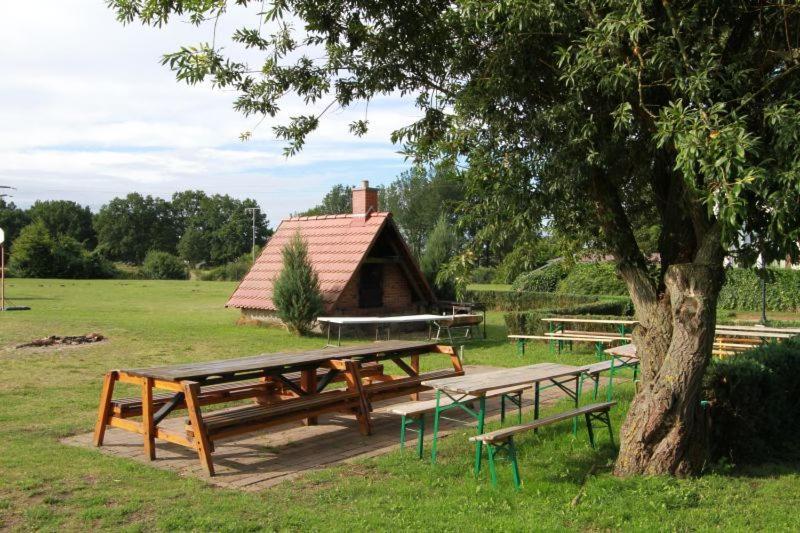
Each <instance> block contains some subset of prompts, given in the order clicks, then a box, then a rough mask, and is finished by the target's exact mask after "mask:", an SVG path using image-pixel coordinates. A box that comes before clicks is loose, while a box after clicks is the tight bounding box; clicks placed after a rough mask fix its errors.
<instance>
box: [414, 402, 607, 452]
mask: <svg viewBox="0 0 800 533" xmlns="http://www.w3.org/2000/svg"><path fill="white" fill-rule="evenodd" d="M609 427H611V426H609ZM424 438H425V413H422V414H420V415H419V419H418V420H417V458H418V459H422V450H423V439H424Z"/></svg>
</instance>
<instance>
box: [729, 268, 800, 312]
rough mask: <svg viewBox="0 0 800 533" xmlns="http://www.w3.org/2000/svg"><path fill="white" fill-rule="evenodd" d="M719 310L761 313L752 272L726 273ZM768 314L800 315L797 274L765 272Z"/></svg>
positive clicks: (799, 272) (736, 270)
mask: <svg viewBox="0 0 800 533" xmlns="http://www.w3.org/2000/svg"><path fill="white" fill-rule="evenodd" d="M719 307H720V308H721V309H747V310H759V309H761V282H760V280H759V277H758V274H757V273H756V271H755V270H754V269H751V268H731V269H728V270H727V271H726V277H725V284H724V285H723V286H722V290H721V291H720V293H719ZM767 310H768V311H800V270H790V269H783V268H768V269H767Z"/></svg>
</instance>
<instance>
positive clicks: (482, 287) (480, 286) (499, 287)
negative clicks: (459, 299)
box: [467, 283, 511, 292]
mask: <svg viewBox="0 0 800 533" xmlns="http://www.w3.org/2000/svg"><path fill="white" fill-rule="evenodd" d="M467 290H468V291H503V292H508V291H510V290H511V284H510V283H470V284H469V285H467Z"/></svg>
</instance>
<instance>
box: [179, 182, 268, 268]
mask: <svg viewBox="0 0 800 533" xmlns="http://www.w3.org/2000/svg"><path fill="white" fill-rule="evenodd" d="M257 207H258V203H257V202H256V201H255V200H251V199H245V200H239V199H237V198H232V197H231V196H228V195H227V194H225V195H221V194H214V195H212V196H208V195H207V194H206V193H204V192H203V191H183V192H178V193H175V194H173V195H172V200H171V202H170V210H171V219H172V221H173V224H174V226H175V231H176V234H177V235H178V236H179V237H180V240H179V242H178V245H177V252H178V255H180V257H181V258H182V259H184V260H186V261H189V262H190V263H191V264H199V263H205V264H208V265H224V264H225V263H228V262H232V261H236V259H237V258H238V257H239V256H241V255H242V254H244V253H245V252H249V251H251V249H252V246H253V215H252V213H251V212H249V211H247V209H252V208H257ZM268 224H269V221H268V220H267V217H266V215H265V214H264V213H263V212H261V211H260V210H259V211H258V212H257V213H256V217H255V232H256V235H255V242H256V246H261V245H263V244H264V243H265V242H266V240H267V238H268V237H269V235H271V231H270V230H269V227H268Z"/></svg>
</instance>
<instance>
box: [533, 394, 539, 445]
mask: <svg viewBox="0 0 800 533" xmlns="http://www.w3.org/2000/svg"><path fill="white" fill-rule="evenodd" d="M533 419H534V420H539V382H538V381H537V382H536V383H535V384H534V385H533ZM533 432H534V433H538V432H539V430H538V429H534V430H533Z"/></svg>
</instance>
